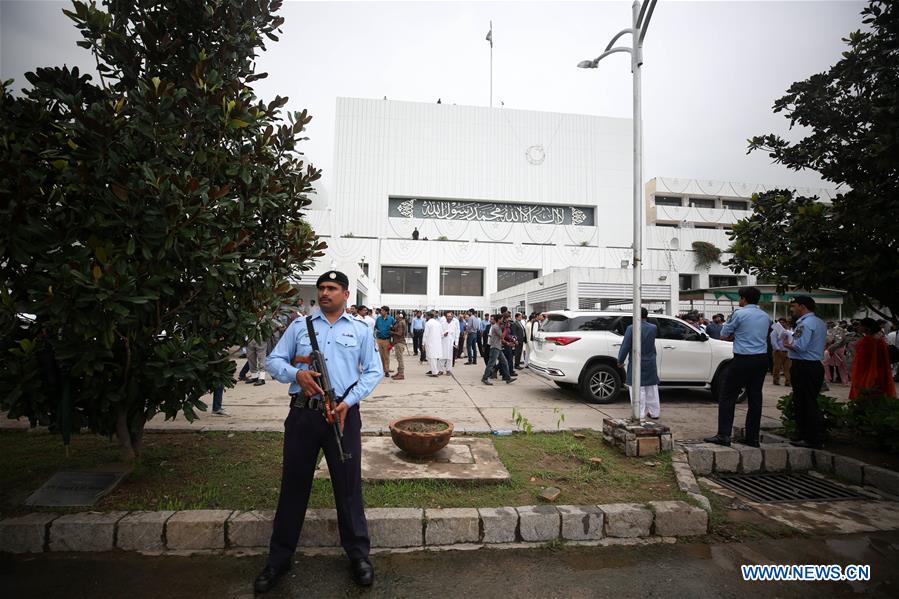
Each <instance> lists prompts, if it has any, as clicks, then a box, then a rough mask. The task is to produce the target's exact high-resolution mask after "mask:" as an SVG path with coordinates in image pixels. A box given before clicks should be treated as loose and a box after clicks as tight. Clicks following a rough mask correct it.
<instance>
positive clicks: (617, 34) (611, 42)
mask: <svg viewBox="0 0 899 599" xmlns="http://www.w3.org/2000/svg"><path fill="white" fill-rule="evenodd" d="M628 33H630V34H631V35H634V33H635V31H634V30H633V29H631V28H627V29H622V30H621V31H619V32H618V33H616V34H615V37H613V38H612V41H610V42H609V45H608V46H606V52H608V51H609V50H611V49H612V46H613V45H614V44H615V42H617V41H618V38H620V37H621V36H622V35H626V34H628Z"/></svg>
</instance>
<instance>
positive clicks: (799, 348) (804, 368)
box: [784, 295, 827, 449]
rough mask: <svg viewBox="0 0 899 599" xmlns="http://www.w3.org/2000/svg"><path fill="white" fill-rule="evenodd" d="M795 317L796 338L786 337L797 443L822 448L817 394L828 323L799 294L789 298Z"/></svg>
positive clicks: (808, 301) (811, 300)
mask: <svg viewBox="0 0 899 599" xmlns="http://www.w3.org/2000/svg"><path fill="white" fill-rule="evenodd" d="M790 312H791V313H792V314H793V319H794V320H795V321H796V326H795V327H794V329H793V339H792V340H790V339H788V340H786V341H784V347H786V348H787V356H789V358H790V379H792V380H791V381H790V382H791V383H792V384H793V406H794V408H795V412H796V432H797V436H798V437H799V438H798V439H797V440H796V441H793V445H795V446H797V447H813V448H815V449H820V448H821V447H822V446H823V443H824V418H823V417H822V416H821V410H820V409H819V408H818V394H819V393H820V392H821V387H822V385H823V384H824V364H823V363H822V360H824V342H825V340H826V339H827V325H826V324H824V321H823V320H821V319H820V318H818V317H817V316H816V315H815V300H814V299H812V298H811V297H809V296H807V295H798V296H796V297H794V298H793V299H791V300H790Z"/></svg>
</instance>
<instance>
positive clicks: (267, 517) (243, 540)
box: [225, 510, 308, 547]
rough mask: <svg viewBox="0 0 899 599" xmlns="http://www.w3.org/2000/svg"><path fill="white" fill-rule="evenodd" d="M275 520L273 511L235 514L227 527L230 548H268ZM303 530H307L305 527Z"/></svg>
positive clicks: (229, 519)
mask: <svg viewBox="0 0 899 599" xmlns="http://www.w3.org/2000/svg"><path fill="white" fill-rule="evenodd" d="M307 518H308V515H307ZM274 519H275V512H273V511H271V510H267V511H261V510H252V511H249V512H234V513H233V514H231V517H230V518H228V522H227V523H226V525H225V532H226V535H227V538H228V546H229V547H268V544H269V541H270V540H271V537H272V520H274ZM303 528H304V530H305V526H304V527H303Z"/></svg>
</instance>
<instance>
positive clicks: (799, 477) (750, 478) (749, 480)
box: [714, 472, 866, 503]
mask: <svg viewBox="0 0 899 599" xmlns="http://www.w3.org/2000/svg"><path fill="white" fill-rule="evenodd" d="M714 478H715V481H716V482H718V483H719V484H720V485H721V486H723V487H727V488H728V489H730V490H731V491H735V492H737V493H738V494H740V495H743V496H744V497H748V498H749V499H751V500H752V501H758V502H760V503H777V502H781V501H841V500H845V499H866V497H865V496H864V495H859V494H858V493H856V492H855V491H853V490H852V489H849V488H847V487H844V486H842V485H838V484H836V483H833V482H831V481H829V480H827V479H825V478H819V477H817V476H811V475H809V474H805V473H786V472H773V473H770V474H734V475H730V476H724V475H718V476H715V477H714Z"/></svg>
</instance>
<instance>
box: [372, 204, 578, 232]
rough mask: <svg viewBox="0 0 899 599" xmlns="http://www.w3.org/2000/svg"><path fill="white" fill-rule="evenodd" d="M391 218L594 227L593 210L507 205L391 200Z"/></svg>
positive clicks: (545, 205)
mask: <svg viewBox="0 0 899 599" xmlns="http://www.w3.org/2000/svg"><path fill="white" fill-rule="evenodd" d="M388 202H389V205H388V211H387V215H388V216H389V217H391V218H432V219H439V220H468V221H485V222H495V223H523V224H539V225H581V226H588V227H592V226H593V225H594V214H593V211H594V209H593V208H592V207H586V206H560V205H557V204H506V203H503V202H479V201H475V200H421V199H417V198H389V199H388Z"/></svg>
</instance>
